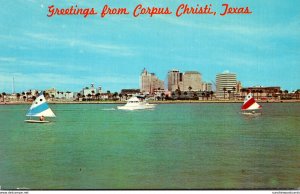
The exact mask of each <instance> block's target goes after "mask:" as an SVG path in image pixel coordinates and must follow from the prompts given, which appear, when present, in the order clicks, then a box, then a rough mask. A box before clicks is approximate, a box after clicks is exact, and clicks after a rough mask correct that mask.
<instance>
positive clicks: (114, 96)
mask: <svg viewBox="0 0 300 194" xmlns="http://www.w3.org/2000/svg"><path fill="white" fill-rule="evenodd" d="M117 96H118V92H115V93H114V94H113V100H117Z"/></svg>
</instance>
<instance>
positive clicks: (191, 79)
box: [182, 71, 202, 91]
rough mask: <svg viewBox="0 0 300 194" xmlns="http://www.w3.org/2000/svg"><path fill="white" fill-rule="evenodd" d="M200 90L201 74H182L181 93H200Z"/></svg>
mask: <svg viewBox="0 0 300 194" xmlns="http://www.w3.org/2000/svg"><path fill="white" fill-rule="evenodd" d="M201 89H202V81H201V74H200V73H199V72H197V71H186V72H185V73H184V74H183V89H182V91H200V90H201Z"/></svg>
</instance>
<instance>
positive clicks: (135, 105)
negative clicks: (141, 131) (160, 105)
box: [117, 96, 156, 110]
mask: <svg viewBox="0 0 300 194" xmlns="http://www.w3.org/2000/svg"><path fill="white" fill-rule="evenodd" d="M155 106H156V104H149V103H147V102H146V101H145V100H144V98H138V97H136V96H133V97H131V98H130V99H129V100H127V103H126V104H125V105H124V106H118V107H117V108H118V109H120V110H142V109H154V108H155Z"/></svg>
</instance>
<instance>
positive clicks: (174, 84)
mask: <svg viewBox="0 0 300 194" xmlns="http://www.w3.org/2000/svg"><path fill="white" fill-rule="evenodd" d="M182 75H183V74H182V73H180V72H179V70H177V69H172V70H170V71H169V72H168V91H172V92H173V91H175V90H177V89H179V90H182V87H183V83H182V81H183V78H182V77H183V76H182Z"/></svg>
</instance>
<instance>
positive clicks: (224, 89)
mask: <svg viewBox="0 0 300 194" xmlns="http://www.w3.org/2000/svg"><path fill="white" fill-rule="evenodd" d="M226 90H227V89H226V88H225V87H224V88H223V91H224V99H225V92H226Z"/></svg>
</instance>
